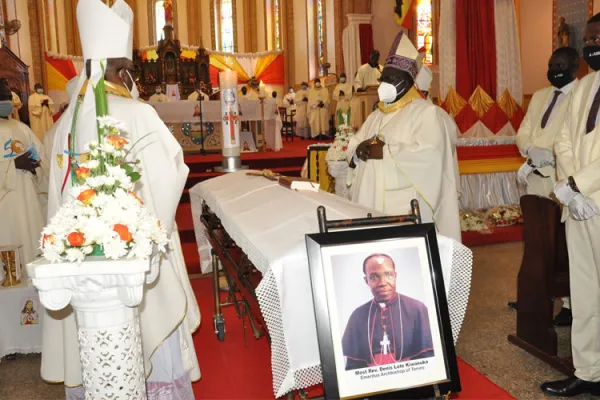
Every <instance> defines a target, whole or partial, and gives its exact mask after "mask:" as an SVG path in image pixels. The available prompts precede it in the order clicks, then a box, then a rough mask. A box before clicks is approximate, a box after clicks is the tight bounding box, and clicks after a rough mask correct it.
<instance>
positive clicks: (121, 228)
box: [113, 224, 133, 243]
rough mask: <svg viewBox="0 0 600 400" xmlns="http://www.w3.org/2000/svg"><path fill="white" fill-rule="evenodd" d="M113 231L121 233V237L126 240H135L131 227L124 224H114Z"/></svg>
mask: <svg viewBox="0 0 600 400" xmlns="http://www.w3.org/2000/svg"><path fill="white" fill-rule="evenodd" d="M113 231H115V232H117V233H118V234H119V237H120V238H121V240H122V241H124V242H127V243H129V242H131V241H132V240H133V236H131V232H129V228H128V227H127V226H125V225H123V224H116V225H115V226H113Z"/></svg>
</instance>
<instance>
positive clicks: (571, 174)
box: [540, 14, 600, 397]
mask: <svg viewBox="0 0 600 400" xmlns="http://www.w3.org/2000/svg"><path fill="white" fill-rule="evenodd" d="M583 36H584V43H585V44H584V48H583V58H584V59H585V61H586V62H587V64H588V66H589V67H590V68H591V69H592V70H593V71H596V72H592V73H590V74H588V75H587V76H585V77H584V78H582V79H581V81H580V82H579V83H578V84H577V86H576V87H575V88H574V89H573V90H572V92H571V104H570V106H569V109H568V110H567V114H566V117H565V122H564V124H563V125H562V129H561V130H560V132H559V133H558V135H557V136H556V139H555V144H554V151H555V154H556V164H557V178H558V182H557V183H556V185H555V187H554V194H555V196H556V198H557V199H558V200H559V201H560V202H561V203H562V204H563V205H565V207H564V209H563V220H565V222H566V227H565V228H566V235H567V249H568V252H569V278H570V279H569V283H570V286H571V291H570V292H571V304H572V306H573V308H572V313H573V324H572V327H571V354H572V357H573V366H574V367H575V374H574V375H573V376H571V377H569V378H567V379H563V380H559V381H553V382H546V383H544V384H543V385H542V386H541V389H542V391H543V392H545V393H546V394H549V395H552V396H560V397H573V396H577V395H580V394H592V395H595V394H598V393H600V363H599V362H598V361H599V360H600V341H599V340H598V337H600V324H598V321H600V281H599V280H598V275H599V274H600V258H599V257H598V254H600V241H599V240H598V238H599V237H600V173H598V171H600V126H599V124H598V121H599V116H600V113H599V112H598V111H599V110H600V73H599V72H597V71H599V70H600V41H599V40H598V37H600V14H596V15H594V16H593V17H592V18H591V19H590V20H589V21H588V23H587V25H586V28H585V32H584V35H583ZM540 251H543V249H540Z"/></svg>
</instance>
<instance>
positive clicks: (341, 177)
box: [327, 161, 350, 199]
mask: <svg viewBox="0 0 600 400" xmlns="http://www.w3.org/2000/svg"><path fill="white" fill-rule="evenodd" d="M348 168H349V167H348V163H347V162H346V161H328V162H327V170H328V172H329V175H331V176H333V177H334V178H335V194H336V195H338V196H340V197H343V198H345V199H350V190H349V189H348V185H347V184H346V183H347V180H348Z"/></svg>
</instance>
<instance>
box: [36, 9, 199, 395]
mask: <svg viewBox="0 0 600 400" xmlns="http://www.w3.org/2000/svg"><path fill="white" fill-rule="evenodd" d="M77 20H78V25H79V32H80V35H81V44H82V49H83V57H84V60H85V67H84V68H83V70H82V72H81V74H80V76H79V78H78V81H77V87H76V91H75V93H76V94H75V96H73V98H72V101H71V102H70V104H69V107H68V109H67V111H66V112H65V114H64V115H63V117H62V118H61V120H60V125H59V126H58V127H57V129H56V137H55V139H54V146H53V148H54V150H53V160H52V163H51V172H50V184H49V196H48V197H49V198H48V215H49V218H52V216H53V215H54V214H55V213H56V211H57V210H58V209H59V207H60V205H61V203H62V202H63V201H64V200H66V198H67V196H66V194H67V192H68V191H69V189H70V187H71V184H72V183H71V179H68V177H69V170H68V166H69V161H71V162H74V163H75V165H77V164H78V163H80V162H81V160H82V159H84V158H85V155H86V152H87V151H88V150H87V149H88V147H87V146H88V144H89V142H91V141H92V140H95V138H96V135H97V133H96V127H97V123H96V110H95V100H94V94H93V91H92V85H94V84H95V82H97V81H98V79H99V78H100V77H101V74H102V68H101V63H102V61H101V60H106V72H105V79H106V91H107V100H108V113H109V115H110V116H111V117H113V118H115V119H117V120H119V121H122V122H123V123H124V124H125V126H126V127H127V130H128V132H129V137H128V140H129V141H130V143H136V142H138V141H140V144H139V145H138V146H136V147H133V150H132V154H131V158H132V159H138V160H139V161H140V164H139V167H140V169H141V174H142V178H141V185H140V189H139V190H138V191H137V195H138V196H139V197H140V198H141V199H143V201H144V204H145V206H146V207H147V208H148V210H149V211H150V212H151V213H153V214H154V215H155V216H156V217H157V218H158V219H159V221H160V222H161V225H162V226H163V227H164V229H165V230H166V231H167V233H168V234H169V237H170V242H169V246H168V249H169V252H168V253H167V255H166V257H162V258H161V259H156V260H153V262H159V263H160V265H159V268H160V274H159V277H158V278H157V280H156V281H155V282H154V283H153V284H152V285H149V286H147V287H145V289H144V290H145V292H144V297H143V302H142V304H141V305H140V307H139V310H140V311H139V312H140V327H141V332H142V349H143V355H144V364H145V370H146V377H147V382H146V386H147V391H148V398H149V399H157V398H163V397H160V396H162V394H163V393H170V395H171V396H172V397H171V398H176V399H186V400H187V399H193V393H192V389H191V381H195V380H198V379H199V378H200V370H199V367H198V362H197V357H196V354H195V350H194V345H193V342H192V337H191V334H192V333H193V332H194V331H195V330H196V329H197V328H198V326H199V324H200V313H199V309H198V305H197V302H196V300H195V298H194V294H193V292H192V289H191V285H190V282H189V279H188V276H187V271H186V268H185V262H184V259H183V253H182V250H181V244H180V240H179V235H178V233H177V226H176V224H175V221H174V219H175V212H176V209H177V205H178V203H179V198H180V196H181V193H182V191H183V188H184V185H185V181H186V179H187V175H188V172H189V170H188V168H187V166H186V165H185V164H184V161H183V151H182V149H181V146H180V145H179V144H178V143H177V140H176V139H175V138H174V137H173V135H172V134H171V133H170V131H169V129H168V128H167V127H166V126H165V125H164V123H163V122H162V121H161V120H160V118H159V117H158V115H157V113H156V111H155V110H154V109H153V108H152V107H151V106H149V105H147V104H144V103H141V102H139V101H137V100H135V99H133V98H132V97H133V96H132V92H133V93H135V81H134V79H133V78H132V76H133V74H134V71H135V67H134V64H133V62H132V61H131V59H132V47H133V46H132V44H133V12H132V10H131V8H129V6H128V5H127V3H125V1H123V0H116V1H115V2H114V4H113V6H112V8H109V7H108V6H107V5H106V4H104V2H103V1H101V0H81V1H79V3H78V5H77ZM77 105H78V107H77V108H78V113H77V117H76V118H74V114H75V109H76V106H77ZM73 123H74V124H75V126H73ZM73 128H76V129H73ZM70 134H71V135H72V134H74V135H75V137H71V138H70V139H71V140H69V136H70ZM71 142H72V144H71ZM69 156H71V157H73V158H72V159H71V160H69ZM65 178H66V179H65ZM43 334H44V337H43V352H42V366H41V374H42V378H43V379H44V380H47V381H52V382H64V383H65V385H66V386H67V397H69V396H73V397H76V396H80V395H81V392H82V388H81V386H78V385H81V383H82V376H81V366H80V361H79V356H78V354H79V352H78V348H77V347H78V344H77V330H76V325H75V320H74V316H73V313H72V310H71V309H70V308H67V309H65V310H62V311H60V312H47V315H46V316H45V317H44V326H43ZM77 398H79V397H77Z"/></svg>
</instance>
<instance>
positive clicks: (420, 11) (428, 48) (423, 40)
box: [417, 0, 433, 64]
mask: <svg viewBox="0 0 600 400" xmlns="http://www.w3.org/2000/svg"><path fill="white" fill-rule="evenodd" d="M423 47H424V48H425V60H424V61H425V63H427V64H432V63H433V5H432V0H418V2H417V48H419V49H421V48H423Z"/></svg>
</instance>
